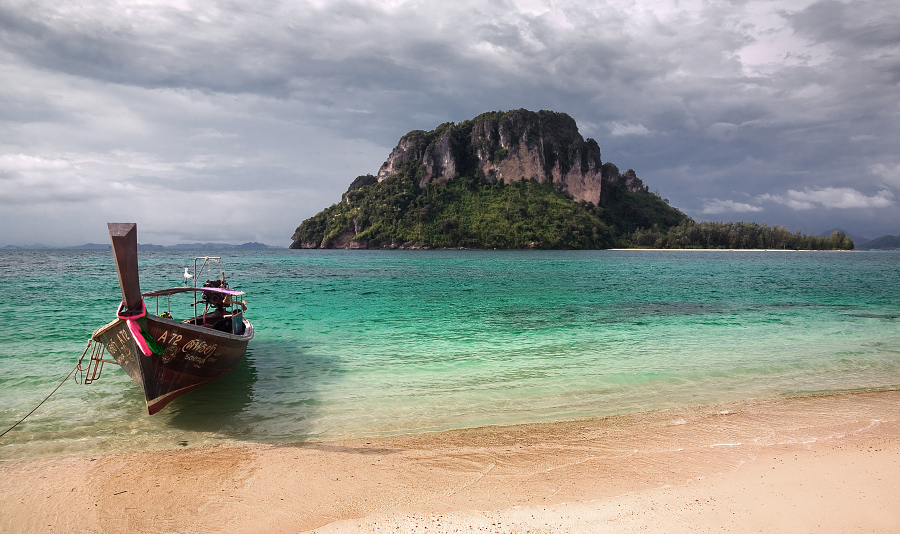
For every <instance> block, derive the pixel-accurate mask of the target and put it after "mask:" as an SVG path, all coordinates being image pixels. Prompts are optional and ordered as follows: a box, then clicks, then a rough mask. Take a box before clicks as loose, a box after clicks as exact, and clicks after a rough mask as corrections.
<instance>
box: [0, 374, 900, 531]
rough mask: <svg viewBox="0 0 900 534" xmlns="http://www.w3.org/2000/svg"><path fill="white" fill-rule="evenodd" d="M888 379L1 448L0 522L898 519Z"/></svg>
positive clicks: (8, 525)
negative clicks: (265, 440) (290, 432)
mask: <svg viewBox="0 0 900 534" xmlns="http://www.w3.org/2000/svg"><path fill="white" fill-rule="evenodd" d="M898 481H900V391H893V390H892V391H879V392H865V393H844V394H830V395H814V396H805V397H794V398H781V399H775V400H765V401H753V402H743V403H740V404H729V405H717V406H706V407H701V408H691V409H680V410H667V411H660V412H653V413H647V414H637V415H628V416H618V417H609V418H602V419H592V420H584V421H571V422H562V423H542V424H531V425H518V426H510V427H487V428H480V429H471V430H457V431H449V432H440V433H428V434H417V435H407V436H398V437H393V438H380V439H377V440H376V439H370V440H359V441H342V442H328V443H304V444H297V445H295V446H283V445H282V446H269V445H260V444H235V445H229V446H216V447H197V448H192V447H191V446H190V444H189V443H188V445H187V446H186V447H182V448H178V449H173V450H160V451H140V452H129V453H119V454H110V455H105V456H81V457H63V458H42V459H32V460H10V461H4V462H2V463H0V532H61V531H66V532H122V531H126V530H128V531H133V532H274V533H278V532H303V531H309V530H314V531H315V532H318V533H343V532H348V533H349V532H423V533H424V532H504V533H505V532H510V533H512V532H515V533H522V532H535V533H537V532H622V531H632V530H634V531H637V530H647V531H651V532H654V531H655V532H757V531H765V532H897V531H900V483H898Z"/></svg>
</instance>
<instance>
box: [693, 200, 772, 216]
mask: <svg viewBox="0 0 900 534" xmlns="http://www.w3.org/2000/svg"><path fill="white" fill-rule="evenodd" d="M760 211H763V208H761V207H759V206H754V205H752V204H747V203H745V202H735V201H733V200H719V199H718V198H704V199H703V208H701V209H700V213H702V214H704V215H718V214H721V213H755V212H760Z"/></svg>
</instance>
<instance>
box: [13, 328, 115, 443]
mask: <svg viewBox="0 0 900 534" xmlns="http://www.w3.org/2000/svg"><path fill="white" fill-rule="evenodd" d="M93 343H94V339H93V338H91V339H89V340H88V342H87V346H86V347H85V348H84V352H82V353H81V357H80V358H78V363H76V364H75V367H74V368H73V369H72V370H71V371H69V374H67V375H66V377H65V378H63V380H62V382H60V383H59V385H57V386H56V387H55V388H53V391H51V392H50V394H49V395H47V396H46V397H44V400H42V401H41V402H39V403H38V405H37V406H35V407H34V409H33V410H31V411H30V412H28V413H27V414H26V415H25V417H23V418H21V419H19V420H18V421H17V422H16V424H14V425H13V426H11V427H9V428H7V429H6V430H4V431H3V433H2V434H0V438H2V437H3V436H5V435H6V433H7V432H9V431H10V430H12V429H14V428H16V427H17V426H19V424H20V423H21V422H22V421H24V420H26V419H28V417H29V416H31V414H33V413H34V412H36V411H37V409H38V408H40V407H41V405H42V404H44V403H45V402H47V399H49V398H50V397H52V396H53V394H54V393H56V391H57V390H58V389H59V388H61V387H62V385H63V384H65V383H66V380H68V379H69V377H71V376H72V374H73V373H75V372H76V371H77V372H78V374H76V375H75V383H76V384H90V383H91V382H93V381H94V380H97V379H98V378H100V372H101V371H102V370H103V363H104V362H107V360H104V359H103V358H101V356H102V355H103V344H102V343H97V344H96V345H93ZM92 345H93V350H91V346H92ZM88 351H90V352H91V359H90V360H89V361H88V365H87V367H82V366H81V363H82V361H84V357H85V356H86V355H87V353H88ZM109 363H116V362H109ZM79 376H80V379H79Z"/></svg>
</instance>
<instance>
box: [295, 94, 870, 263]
mask: <svg viewBox="0 0 900 534" xmlns="http://www.w3.org/2000/svg"><path fill="white" fill-rule="evenodd" d="M292 239H293V243H292V245H291V248H462V247H464V248H498V249H525V248H533V249H604V248H614V247H623V248H628V247H650V248H761V249H766V248H768V249H773V248H778V249H781V248H786V249H810V250H821V249H852V248H853V242H852V241H851V240H850V239H849V238H848V237H847V236H846V235H844V234H843V233H841V232H835V233H834V234H832V235H831V236H828V237H820V236H814V235H802V234H800V233H799V231H798V232H793V233H792V232H790V231H788V230H787V229H786V228H784V227H781V226H767V225H765V224H757V223H752V222H750V223H745V222H739V223H733V222H728V223H709V222H701V223H698V222H695V221H694V220H692V219H691V218H689V217H688V216H687V215H685V214H684V213H682V212H681V211H680V210H678V209H677V208H675V207H673V206H670V205H669V201H668V199H663V198H661V196H660V195H659V194H658V193H651V192H649V191H648V188H647V187H646V186H644V184H643V182H642V181H641V180H640V179H639V178H638V177H637V175H636V174H635V172H634V171H633V170H631V169H629V170H627V171H625V172H624V173H621V172H620V171H619V169H618V168H617V167H616V166H615V165H614V164H612V163H609V162H607V163H604V162H602V161H601V160H600V149H599V146H598V145H597V143H596V141H594V140H593V139H587V140H585V139H584V138H582V137H581V135H580V134H579V133H578V129H577V126H576V125H575V121H574V120H572V118H571V117H569V116H568V115H566V114H563V113H555V112H552V111H540V112H531V111H527V110H514V111H508V112H489V113H485V114H482V115H480V116H478V117H476V118H475V119H472V120H470V121H465V122H463V123H459V124H455V123H446V124H443V125H441V126H439V127H438V128H436V129H435V130H432V131H430V132H423V131H418V130H417V131H413V132H410V133H409V134H407V135H405V136H403V138H401V140H400V142H399V144H398V145H397V147H396V148H395V149H394V150H393V151H392V152H391V154H390V156H389V157H388V160H387V161H385V163H384V164H383V165H382V166H381V169H380V170H379V172H378V175H377V176H375V175H371V174H370V175H364V176H359V177H358V178H356V180H354V181H353V183H351V184H350V187H349V188H348V190H347V192H346V193H345V194H344V195H343V198H342V200H341V202H339V203H337V204H334V205H332V206H330V207H328V208H326V209H325V210H323V211H321V212H319V213H318V214H316V215H314V216H313V217H310V218H309V219H307V220H305V221H303V222H302V223H301V224H300V226H299V227H298V228H297V230H296V231H295V232H294V235H293V237H292Z"/></svg>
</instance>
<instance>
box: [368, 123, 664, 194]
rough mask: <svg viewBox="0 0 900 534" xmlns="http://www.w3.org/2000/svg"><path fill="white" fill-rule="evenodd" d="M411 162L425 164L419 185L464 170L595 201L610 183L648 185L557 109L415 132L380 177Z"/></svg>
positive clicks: (634, 188)
mask: <svg viewBox="0 0 900 534" xmlns="http://www.w3.org/2000/svg"><path fill="white" fill-rule="evenodd" d="M409 164H413V165H421V169H420V172H419V173H418V186H419V187H424V186H425V185H426V184H428V183H433V184H437V185H443V184H447V183H448V182H450V181H452V180H454V179H455V178H457V177H459V176H461V175H477V176H479V177H481V179H483V180H485V181H486V182H487V183H498V182H499V183H505V184H509V183H512V182H515V181H519V180H534V181H536V182H538V183H550V184H553V186H554V187H556V188H557V189H558V190H559V191H562V192H563V193H566V194H567V195H569V196H570V197H572V198H573V199H575V200H583V201H586V202H590V203H592V204H594V205H599V204H600V200H601V194H602V192H603V184H604V182H620V181H621V182H622V183H623V184H624V185H625V187H627V188H628V189H629V190H631V191H635V192H637V191H641V190H646V188H644V186H643V183H641V181H640V180H639V179H638V178H637V176H634V172H633V171H631V176H627V177H623V176H620V175H619V172H618V169H617V168H616V167H615V166H614V165H612V166H610V165H607V166H604V165H603V162H602V160H601V159H600V147H599V146H598V145H597V142H596V141H595V140H593V139H590V138H588V139H587V140H585V139H584V138H583V137H582V136H581V134H580V133H579V132H578V126H577V125H576V124H575V120H574V119H572V117H570V116H568V115H566V114H565V113H556V112H552V111H539V112H533V111H528V110H524V109H519V110H515V111H509V112H505V113H504V112H491V113H484V114H482V115H479V116H478V117H476V118H475V119H473V120H471V121H466V122H464V123H461V124H458V125H457V124H453V123H446V124H442V125H441V126H439V127H438V128H436V129H435V130H433V131H431V132H425V131H421V130H416V131H412V132H410V133H408V134H406V135H405V136H403V138H401V139H400V142H399V143H398V144H397V146H396V148H394V150H393V151H391V154H390V155H389V156H388V159H387V161H385V162H384V164H383V165H382V166H381V169H379V171H378V181H382V180H384V179H385V178H388V177H389V176H392V175H394V174H395V173H397V172H398V171H399V170H400V169H401V168H402V167H405V166H406V165H409Z"/></svg>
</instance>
